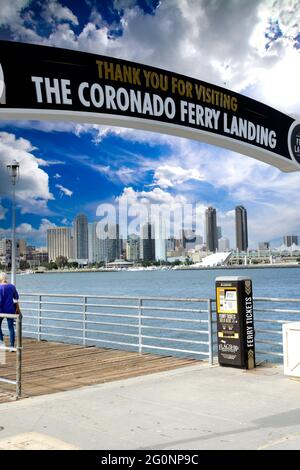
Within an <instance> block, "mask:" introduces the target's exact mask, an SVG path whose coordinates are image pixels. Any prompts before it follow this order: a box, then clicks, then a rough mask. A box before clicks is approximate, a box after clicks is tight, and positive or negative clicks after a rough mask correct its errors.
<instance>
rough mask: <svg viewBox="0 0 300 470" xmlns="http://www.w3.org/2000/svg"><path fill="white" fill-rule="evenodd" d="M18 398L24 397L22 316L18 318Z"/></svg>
mask: <svg viewBox="0 0 300 470" xmlns="http://www.w3.org/2000/svg"><path fill="white" fill-rule="evenodd" d="M16 323H17V360H16V398H17V399H18V398H21V395H22V314H21V313H20V315H19V316H18V318H17V322H16Z"/></svg>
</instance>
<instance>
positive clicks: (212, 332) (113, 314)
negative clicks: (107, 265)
mask: <svg viewBox="0 0 300 470" xmlns="http://www.w3.org/2000/svg"><path fill="white" fill-rule="evenodd" d="M20 298H21V306H22V313H23V335H24V336H27V337H32V338H36V339H38V340H39V341H40V340H50V341H57V342H64V343H77V344H82V345H83V346H92V345H96V346H103V347H109V348H115V349H125V350H134V351H138V352H139V353H140V354H142V353H143V352H153V353H157V354H167V355H175V356H176V355H178V356H181V357H182V356H184V357H187V356H188V357H194V358H195V357H196V358H206V359H207V360H208V364H209V365H213V363H214V356H215V355H216V352H217V349H216V343H217V333H216V309H215V300H213V299H209V298H172V297H171V298H169V297H146V296H145V297H120V296H99V295H73V294H33V293H22V294H21V295H20ZM295 307H296V308H295ZM297 307H299V308H297ZM0 316H1V317H2V318H3V317H4V318H7V317H8V318H10V317H11V318H15V319H16V321H17V348H16V351H17V358H16V380H15V381H14V380H10V379H1V378H0V381H2V382H6V383H10V384H14V385H16V395H17V397H20V396H21V367H22V317H21V316H17V315H10V316H9V315H5V314H1V315H0ZM254 319H255V344H256V355H257V357H258V358H263V359H268V360H270V359H272V358H273V360H275V361H280V362H282V357H283V351H282V348H283V345H282V325H283V324H285V323H288V322H291V321H299V320H300V299H291V298H265V297H256V298H254Z"/></svg>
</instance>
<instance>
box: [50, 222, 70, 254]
mask: <svg viewBox="0 0 300 470" xmlns="http://www.w3.org/2000/svg"><path fill="white" fill-rule="evenodd" d="M47 250H48V256H49V261H55V260H56V258H58V257H59V256H64V257H65V258H67V259H69V258H71V257H72V256H71V255H72V252H71V251H72V250H71V229H70V228H69V227H55V228H49V229H48V230H47Z"/></svg>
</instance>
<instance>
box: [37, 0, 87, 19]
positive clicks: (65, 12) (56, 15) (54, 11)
mask: <svg viewBox="0 0 300 470" xmlns="http://www.w3.org/2000/svg"><path fill="white" fill-rule="evenodd" d="M42 16H43V18H44V19H45V20H46V21H47V22H48V23H54V22H55V21H68V22H70V23H72V24H75V25H78V18H77V17H76V16H75V15H74V13H73V12H72V11H71V10H70V8H67V7H65V6H63V5H61V3H60V2H58V1H57V0H48V1H46V2H45V3H44V5H43V10H42Z"/></svg>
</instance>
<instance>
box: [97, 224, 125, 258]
mask: <svg viewBox="0 0 300 470" xmlns="http://www.w3.org/2000/svg"><path fill="white" fill-rule="evenodd" d="M120 256H121V243H120V233H119V224H109V223H101V222H98V223H96V258H97V262H105V263H109V262H111V261H115V260H116V259H119V258H120Z"/></svg>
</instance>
